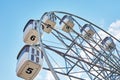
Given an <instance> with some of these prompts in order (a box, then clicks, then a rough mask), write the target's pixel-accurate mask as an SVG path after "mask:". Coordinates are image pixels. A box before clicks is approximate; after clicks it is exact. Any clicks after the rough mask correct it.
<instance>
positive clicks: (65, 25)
mask: <svg viewBox="0 0 120 80" xmlns="http://www.w3.org/2000/svg"><path fill="white" fill-rule="evenodd" d="M60 26H61V27H62V30H63V31H65V32H70V31H71V30H72V28H73V26H74V23H73V18H72V17H71V16H68V15H65V16H63V18H62V19H61V21H60Z"/></svg>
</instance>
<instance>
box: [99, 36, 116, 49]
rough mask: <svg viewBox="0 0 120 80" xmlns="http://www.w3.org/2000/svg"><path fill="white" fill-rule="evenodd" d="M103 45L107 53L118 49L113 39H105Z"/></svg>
mask: <svg viewBox="0 0 120 80" xmlns="http://www.w3.org/2000/svg"><path fill="white" fill-rule="evenodd" d="M101 44H102V46H103V48H104V49H105V50H106V51H113V50H114V49H115V47H116V45H115V43H114V41H113V39H112V38H111V37H105V38H104V39H103V40H102V42H101Z"/></svg>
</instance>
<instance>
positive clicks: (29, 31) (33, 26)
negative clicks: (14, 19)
mask: <svg viewBox="0 0 120 80" xmlns="http://www.w3.org/2000/svg"><path fill="white" fill-rule="evenodd" d="M38 26H39V20H33V19H31V20H29V21H28V22H27V24H26V25H25V27H24V29H23V41H24V42H25V43H26V44H29V45H32V44H38V42H39V39H38V31H37V27H38Z"/></svg>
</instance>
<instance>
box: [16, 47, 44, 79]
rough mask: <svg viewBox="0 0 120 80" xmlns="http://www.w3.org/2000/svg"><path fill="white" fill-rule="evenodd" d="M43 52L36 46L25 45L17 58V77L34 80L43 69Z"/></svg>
mask: <svg viewBox="0 0 120 80" xmlns="http://www.w3.org/2000/svg"><path fill="white" fill-rule="evenodd" d="M42 64H43V52H42V51H40V50H38V49H36V48H35V47H34V46H30V45H25V46H24V47H23V48H22V49H21V50H20V52H19V54H18V56H17V67H16V73H17V76H19V77H21V78H23V79H25V80H33V79H34V78H35V77H36V76H37V74H38V73H39V71H40V70H41V69H42Z"/></svg>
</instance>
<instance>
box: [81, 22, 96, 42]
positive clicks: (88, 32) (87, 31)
mask: <svg viewBox="0 0 120 80" xmlns="http://www.w3.org/2000/svg"><path fill="white" fill-rule="evenodd" d="M81 34H82V36H83V37H84V38H85V39H87V40H89V39H90V38H92V37H93V35H94V34H95V30H94V28H93V27H92V26H91V25H90V24H85V25H84V26H83V27H82V28H81Z"/></svg>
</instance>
